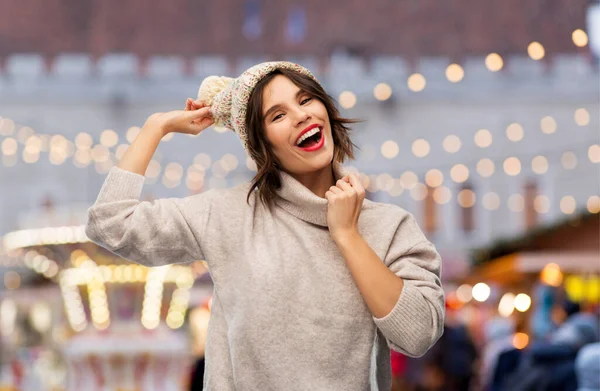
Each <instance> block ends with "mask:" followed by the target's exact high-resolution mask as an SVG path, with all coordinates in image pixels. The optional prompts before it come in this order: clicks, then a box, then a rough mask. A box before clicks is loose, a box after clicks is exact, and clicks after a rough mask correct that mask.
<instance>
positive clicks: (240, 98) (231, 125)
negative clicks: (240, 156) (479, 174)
mask: <svg viewBox="0 0 600 391" xmlns="http://www.w3.org/2000/svg"><path fill="white" fill-rule="evenodd" d="M280 68H284V69H290V70H294V71H296V72H298V73H301V74H304V75H306V76H309V77H311V78H312V79H313V80H315V81H316V82H317V83H318V81H317V79H316V78H315V77H314V76H313V74H312V73H311V72H310V71H309V70H308V69H306V68H304V67H302V66H300V65H298V64H294V63H292V62H287V61H273V62H263V63H261V64H257V65H254V66H253V67H251V68H249V69H248V70H246V71H245V72H244V73H242V74H241V76H240V77H238V78H236V79H234V78H231V77H225V76H209V77H207V78H206V79H204V81H202V84H201V85H200V89H199V90H198V100H199V101H200V102H202V103H206V104H207V105H209V106H210V107H211V109H212V112H213V118H214V124H215V125H216V126H223V127H226V128H228V129H231V130H233V131H234V132H236V133H237V134H238V136H239V137H240V139H241V140H242V143H243V144H244V148H245V149H246V151H248V132H247V129H246V107H247V105H248V100H249V99H250V95H251V94H252V90H253V89H254V87H255V86H256V84H257V83H258V82H259V81H260V80H261V79H262V78H263V77H265V76H267V75H268V74H269V73H271V72H273V71H274V70H276V69H280Z"/></svg>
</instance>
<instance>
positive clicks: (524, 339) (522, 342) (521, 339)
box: [513, 333, 529, 350]
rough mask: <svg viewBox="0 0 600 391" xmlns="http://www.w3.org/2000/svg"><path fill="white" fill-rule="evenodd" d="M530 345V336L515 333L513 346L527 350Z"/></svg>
mask: <svg viewBox="0 0 600 391" xmlns="http://www.w3.org/2000/svg"><path fill="white" fill-rule="evenodd" d="M527 345H529V336H528V335H527V334H525V333H515V335H514V336H513V346H514V347H515V349H519V350H522V349H525V348H526V347H527Z"/></svg>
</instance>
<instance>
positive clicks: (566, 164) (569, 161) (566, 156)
mask: <svg viewBox="0 0 600 391" xmlns="http://www.w3.org/2000/svg"><path fill="white" fill-rule="evenodd" d="M560 162H561V164H562V166H563V168H564V169H565V170H573V169H574V168H575V167H577V156H576V155H575V154H574V153H573V152H572V151H567V152H564V153H563V154H562V157H561V158H560Z"/></svg>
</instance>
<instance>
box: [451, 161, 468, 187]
mask: <svg viewBox="0 0 600 391" xmlns="http://www.w3.org/2000/svg"><path fill="white" fill-rule="evenodd" d="M450 177H451V178H452V180H453V181H454V182H456V183H463V182H466V181H467V179H469V168H468V167H467V166H465V165H464V164H456V165H454V166H453V167H452V168H451V169H450Z"/></svg>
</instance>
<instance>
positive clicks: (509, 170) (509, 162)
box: [503, 156, 521, 176]
mask: <svg viewBox="0 0 600 391" xmlns="http://www.w3.org/2000/svg"><path fill="white" fill-rule="evenodd" d="M503 166H504V172H505V173H506V174H507V175H510V176H516V175H519V173H521V161H520V160H519V159H518V158H516V157H514V156H511V157H509V158H507V159H506V160H504V164H503Z"/></svg>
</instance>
